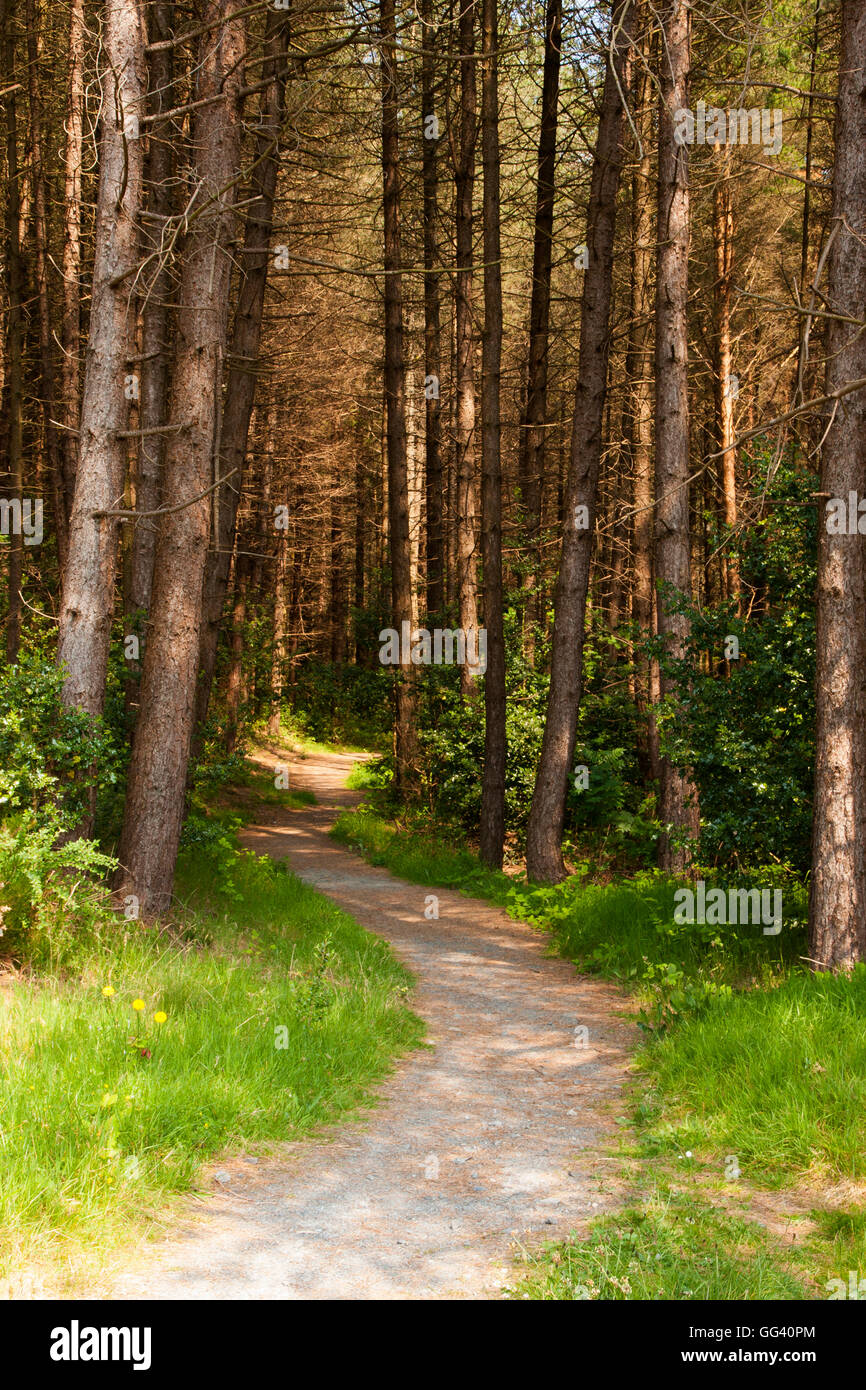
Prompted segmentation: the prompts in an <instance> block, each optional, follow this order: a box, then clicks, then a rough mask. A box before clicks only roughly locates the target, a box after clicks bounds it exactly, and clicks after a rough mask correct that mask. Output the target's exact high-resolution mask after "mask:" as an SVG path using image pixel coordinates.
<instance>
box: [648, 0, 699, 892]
mask: <svg viewBox="0 0 866 1390" xmlns="http://www.w3.org/2000/svg"><path fill="white" fill-rule="evenodd" d="M663 16H664V41H663V43H662V46H661V74H660V86H661V102H660V110H659V156H658V159H659V169H658V254H657V260H656V532H655V572H656V581H657V583H659V584H666V585H668V586H670V589H672V590H675V591H677V592H679V593H680V594H685V595H686V596H688V594H689V592H690V552H689V535H690V528H689V397H688V367H689V337H688V320H687V303H688V289H689V264H688V261H689V169H688V146H687V145H685V144H678V143H677V141H676V139H675V121H676V113H677V112H678V111H680V110H683V109H684V108H686V107H688V102H689V93H688V79H689V68H690V62H691V13H690V10H689V8H688V5H687V4H686V3H685V0H670V3H669V4H667V5H666V6H665V9H664V11H663ZM669 601H670V596H669V593H668V594H667V595H666V594H665V593H664V592H662V591H661V590H660V591H659V592H658V595H657V599H656V611H657V621H658V631H659V634H660V635H661V636H662V637H663V638H664V644H665V650H666V653H667V654H668V655H669V656H671V657H680V656H682V655H683V652H684V649H685V641H686V638H687V637H688V633H689V621H688V618H687V617H686V616H684V615H683V614H680V613H671V612H669V611H668V610H669ZM660 688H661V694H662V696H670V697H671V698H676V696H677V694H678V687H677V684H676V682H675V681H674V680H673V679H672V677H671V676H670V675H666V674H664V672H663V673H662V678H661V681H660ZM659 818H660V820H661V822H662V825H663V826H665V827H671V829H670V830H668V829H665V830H664V831H663V833H662V835H661V838H660V844H659V862H660V864H661V867H662V868H664V869H668V870H670V871H671V872H674V873H682V872H683V870H684V869H686V867H687V866H688V864H689V862H690V851H689V848H688V844H687V843H686V842H685V837H687V836H695V835H697V832H698V829H699V814H698V805H697V789H696V788H695V787H694V785H693V783H692V781H691V778H690V776H689V774H688V771H683V770H681V769H680V768H677V767H675V766H674V765H673V763H672V762H671V761H670V759H669V758H663V759H662V761H661V785H660V796H659Z"/></svg>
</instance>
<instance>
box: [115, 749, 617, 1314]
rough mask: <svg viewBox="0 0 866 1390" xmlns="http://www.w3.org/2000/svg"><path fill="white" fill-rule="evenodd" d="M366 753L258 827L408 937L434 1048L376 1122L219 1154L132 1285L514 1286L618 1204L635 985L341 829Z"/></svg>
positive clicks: (257, 835) (313, 772)
mask: <svg viewBox="0 0 866 1390" xmlns="http://www.w3.org/2000/svg"><path fill="white" fill-rule="evenodd" d="M260 761H261V762H263V763H268V764H269V765H271V766H275V765H276V764H277V763H278V762H285V761H286V755H285V753H282V754H280V755H279V756H278V757H277V756H274V757H271V756H270V755H269V754H265V753H262V754H260ZM353 761H354V759H353V758H352V757H350V756H344V755H337V754H333V755H331V754H328V755H312V754H311V755H308V756H306V757H304V758H300V759H292V760H291V762H290V767H291V773H290V776H291V785H292V787H295V788H299V787H306V788H309V789H311V790H312V791H314V792H315V793H316V796H317V797H318V799H319V804H318V805H316V806H311V807H305V808H304V809H303V810H298V811H285V812H281V811H276V810H274V809H273V808H271V807H267V808H263V814H262V819H261V820H260V822H259V823H258V824H257V825H255V826H251V827H250V828H249V829H248V830H247V831H246V832H245V833H244V836H243V840H244V843H245V844H246V845H247V846H248V847H249V848H251V849H254V850H256V851H257V852H258V853H260V854H270V855H273V856H274V857H275V858H278V859H288V860H289V862H290V864H291V867H292V869H293V870H294V872H295V873H297V874H298V875H300V877H301V878H303V879H304V880H305V881H306V882H308V883H311V884H314V885H315V886H316V887H317V888H318V889H319V890H320V891H321V892H323V893H326V894H327V895H328V897H330V898H332V899H333V900H334V901H335V902H337V903H339V905H340V907H342V908H344V909H345V910H346V911H347V912H349V913H350V914H351V915H352V916H353V917H354V918H356V920H357V921H359V922H361V923H362V924H363V925H364V926H365V927H367V928H369V930H370V931H373V932H377V933H378V934H379V935H380V936H383V937H385V938H386V940H388V941H390V942H391V943H392V945H393V947H394V949H395V951H396V952H397V954H398V955H399V957H400V958H401V960H403V961H404V962H405V963H406V965H408V966H409V968H410V969H411V970H412V971H413V972H414V973H415V975H416V978H417V982H418V983H417V990H416V992H415V994H414V995H413V997H412V1000H411V1001H410V1002H411V1005H412V1007H413V1008H414V1009H415V1010H416V1011H417V1012H418V1013H419V1014H420V1015H421V1016H422V1017H423V1018H424V1019H425V1020H426V1022H427V1026H428V1030H429V1032H428V1041H429V1042H430V1043H431V1044H432V1047H431V1048H430V1049H429V1050H426V1049H421V1050H417V1051H414V1052H412V1053H411V1054H410V1055H409V1056H408V1057H406V1058H405V1059H403V1060H402V1061H400V1062H399V1063H398V1064H397V1066H396V1068H395V1070H394V1072H393V1074H392V1075H391V1077H390V1078H389V1079H388V1080H387V1081H386V1082H385V1083H384V1084H383V1085H382V1086H381V1088H380V1091H379V1103H378V1104H377V1105H376V1106H375V1107H374V1108H372V1109H369V1110H366V1111H364V1112H363V1114H362V1115H361V1116H360V1117H359V1118H358V1119H356V1120H354V1121H350V1122H346V1123H343V1124H341V1125H339V1126H338V1127H336V1128H334V1129H331V1130H328V1131H326V1132H323V1135H322V1136H320V1137H319V1138H317V1139H314V1140H305V1141H300V1142H297V1143H287V1144H283V1145H281V1146H279V1149H278V1152H276V1153H275V1154H272V1155H271V1156H269V1157H267V1158H261V1159H259V1160H256V1159H253V1158H243V1157H240V1158H232V1159H229V1160H223V1161H222V1162H220V1163H219V1164H218V1165H216V1167H215V1169H214V1171H213V1172H212V1173H210V1175H209V1177H208V1179H207V1183H208V1187H210V1188H212V1189H213V1191H212V1195H211V1196H209V1197H208V1198H207V1200H206V1201H205V1202H204V1203H202V1202H201V1200H199V1201H198V1202H195V1201H193V1200H190V1202H189V1204H188V1209H187V1210H188V1214H187V1215H185V1216H184V1217H183V1219H182V1221H181V1222H180V1224H179V1225H178V1227H177V1228H176V1229H175V1230H174V1232H173V1233H171V1234H170V1235H169V1236H168V1237H166V1238H165V1239H162V1240H160V1242H159V1243H158V1244H156V1245H153V1246H151V1247H148V1248H146V1249H144V1250H140V1251H139V1252H138V1254H137V1255H136V1259H135V1263H136V1267H135V1268H134V1269H131V1270H127V1272H126V1274H125V1275H124V1276H123V1277H122V1278H121V1279H120V1280H119V1282H118V1283H117V1285H116V1286H115V1288H114V1290H113V1296H114V1297H115V1298H157V1299H158V1298H179V1299H221V1298H225V1299H237V1298H253V1299H328V1298H349V1299H451V1298H496V1297H497V1296H499V1295H500V1294H501V1291H502V1289H503V1287H504V1286H507V1285H508V1284H509V1282H511V1281H512V1280H513V1277H514V1263H513V1259H514V1254H515V1252H516V1251H517V1250H519V1248H520V1247H521V1246H522V1247H527V1248H535V1247H537V1246H538V1245H540V1244H541V1243H543V1242H544V1241H545V1240H551V1239H555V1238H560V1237H562V1236H565V1235H567V1234H568V1233H569V1232H571V1231H578V1232H579V1231H580V1229H581V1227H582V1226H583V1224H584V1223H585V1222H586V1221H587V1220H589V1219H590V1218H592V1217H594V1216H598V1215H600V1214H601V1211H602V1210H603V1209H605V1208H606V1207H609V1206H613V1205H617V1204H618V1196H619V1194H618V1192H617V1191H616V1188H615V1175H616V1173H617V1172H618V1169H619V1164H618V1163H617V1161H616V1160H615V1159H613V1160H612V1159H611V1157H610V1156H609V1155H605V1153H604V1152H603V1149H604V1145H605V1143H606V1142H607V1141H609V1140H610V1138H611V1136H612V1135H613V1134H615V1132H616V1124H615V1121H616V1117H617V1116H618V1115H619V1114H620V1113H621V1105H622V1101H621V1098H620V1095H619V1093H620V1088H621V1086H622V1083H623V1081H624V1080H625V1079H626V1076H627V1069H628V1057H629V1051H630V1048H631V1047H632V1046H633V1045H634V1041H635V1038H634V1028H633V1026H632V1025H631V1023H630V1022H629V1021H628V1019H627V1018H625V1017H623V1010H624V1009H625V1008H626V1007H627V1006H626V1005H625V1004H624V1001H623V999H622V997H621V996H620V995H619V994H618V993H617V992H616V991H615V990H614V989H612V988H611V987H610V986H609V985H607V984H605V983H603V982H601V981H598V980H595V979H592V978H589V977H586V976H580V975H578V974H576V972H575V970H574V968H573V967H572V966H571V965H569V964H568V963H567V962H565V961H562V960H558V959H555V958H549V957H547V956H546V955H545V949H546V941H545V938H544V936H543V935H542V934H540V933H538V932H536V931H533V930H532V929H531V928H529V927H527V926H524V925H523V924H521V923H519V922H514V921H512V920H511V918H509V917H507V916H506V915H505V914H504V913H503V912H500V911H499V910H498V909H496V908H494V907H491V906H489V905H488V904H486V903H482V902H478V901H477V900H475V899H472V898H467V897H464V896H463V895H461V894H459V893H455V892H447V891H445V890H444V889H440V890H436V892H435V896H436V897H437V898H438V911H439V918H438V920H435V919H428V918H426V917H425V915H424V914H425V906H426V905H427V904H428V903H429V898H430V895H431V894H433V892H434V890H433V889H430V888H425V887H422V886H419V885H417V884H410V883H403V882H402V881H400V880H399V879H396V878H394V877H392V876H391V875H390V874H388V873H387V872H386V871H385V870H383V869H380V868H373V867H371V866H368V865H367V864H365V863H364V862H363V861H362V860H360V859H359V858H358V857H357V856H355V855H354V854H351V853H349V852H348V851H347V850H345V849H344V848H342V847H341V846H339V845H337V844H336V843H335V842H334V841H332V840H331V839H329V837H328V834H327V831H328V827H329V826H330V825H331V824H332V823H333V820H334V819H335V817H336V815H337V814H338V812H339V809H340V808H341V807H342V806H346V805H351V804H353V803H355V802H356V801H357V800H358V799H359V797H358V794H357V793H353V792H350V791H347V790H346V788H345V785H344V784H345V779H346V777H347V775H348V773H349V770H350V769H351V766H352V763H353ZM582 1030H586V1031H585V1032H583V1031H582Z"/></svg>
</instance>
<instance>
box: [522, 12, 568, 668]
mask: <svg viewBox="0 0 866 1390" xmlns="http://www.w3.org/2000/svg"><path fill="white" fill-rule="evenodd" d="M561 57H562V0H547V9H546V13H545V18H544V72H543V75H542V84H541V129H540V131H539V136H538V176H537V182H536V195H535V235H534V244H533V253H532V291H531V297H530V306H529V360H528V365H527V376H526V394H525V398H524V404H523V413H522V416H521V421H520V435H519V445H518V477H519V480H520V493H521V501H522V503H523V513H524V517H525V521H526V540H527V544H528V545H529V547H530V562H529V568H528V570H527V573H526V576H525V579H524V590H525V600H526V610H525V627H524V639H523V644H524V651H525V654H526V658H527V660H528V661H529V662H530V664H531V663H532V661H533V660H534V655H535V627H534V624H535V623H536V622H538V621H539V619H540V617H541V608H540V604H539V595H538V583H539V577H540V568H541V554H540V551H539V549H538V546H539V542H540V539H541V511H542V491H543V479H544V447H545V442H546V435H547V429H546V426H547V350H548V336H549V327H550V273H551V263H552V260H553V202H554V193H555V180H556V126H557V116H558V108H559V71H560V64H561ZM533 596H534V597H533Z"/></svg>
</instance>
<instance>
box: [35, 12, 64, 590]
mask: <svg viewBox="0 0 866 1390" xmlns="http://www.w3.org/2000/svg"><path fill="white" fill-rule="evenodd" d="M25 16H26V23H27V68H28V72H27V87H28V96H29V107H30V133H29V144H30V177H31V183H32V187H33V259H34V270H35V272H36V298H37V300H38V304H39V367H40V376H41V379H42V391H41V400H42V433H43V440H44V447H45V463H46V471H47V473H48V477H49V479H50V485H51V496H52V503H53V506H52V510H53V513H54V525H55V529H56V535H57V559H58V563H59V566H60V574H61V577H62V575H63V572H64V570H65V569H66V557H67V554H68V552H69V533H68V520H69V519H68V515H67V511H66V497H65V494H64V487H63V458H62V453H61V448H60V439H59V435H58V429H57V426H56V424H55V423H54V422H55V420H56V419H57V392H56V389H55V368H54V331H53V325H52V322H51V298H50V293H49V285H48V263H49V255H50V247H49V244H48V200H47V192H46V187H45V166H44V162H43V139H42V100H41V95H40V90H39V86H40V82H39V78H40V74H39V23H38V18H37V13H36V5H35V3H34V0H27V3H26V6H25Z"/></svg>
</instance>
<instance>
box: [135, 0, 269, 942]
mask: <svg viewBox="0 0 866 1390" xmlns="http://www.w3.org/2000/svg"><path fill="white" fill-rule="evenodd" d="M241 4H242V0H209V3H208V5H207V6H206V9H205V13H204V18H205V23H207V24H208V25H209V26H210V28H209V29H208V31H207V32H206V33H205V34H204V35H203V37H202V42H201V47H200V50H199V65H198V78H197V82H196V100H197V101H199V102H202V103H203V104H202V105H200V106H199V107H198V108H197V109H196V111H195V114H194V117H193V133H192V145H193V149H194V150H195V163H194V177H195V179H196V184H197V189H196V195H195V198H194V201H193V212H194V213H195V216H194V217H193V219H192V222H191V228H190V233H189V238H188V241H187V244H186V246H185V247H184V252H183V268H182V273H181V282H180V292H179V299H180V308H179V311H178V332H177V348H176V352H175V358H174V370H173V373H172V390H171V405H170V409H169V423H170V424H171V425H173V426H175V427H176V430H177V432H176V433H172V434H170V435H169V436H168V440H169V443H168V447H167V449H166V458H165V468H164V478H163V495H164V497H165V498H166V499H167V500H168V501H169V502H170V503H171V504H172V505H173V506H174V507H178V508H179V509H178V510H174V511H167V512H166V513H165V515H164V516H163V517H162V519H161V527H160V533H159V539H158V542H157V549H156V561H155V565H154V584H153V594H152V600H151V614H150V616H151V623H150V631H149V635H148V641H147V646H146V648H145V653H144V670H143V673H142V681H141V707H140V710H139V716H138V724H137V727H136V732H135V740H134V744H133V750H132V759H131V762H130V768H129V782H128V788H127V794H126V807H125V811H124V818H123V830H122V832H121V837H120V845H119V848H118V858H119V859H120V863H121V869H120V871H119V885H120V887H121V889H122V890H123V891H125V892H126V893H131V894H134V895H135V896H136V897H138V899H139V902H140V905H141V912H142V915H143V916H144V917H152V916H154V915H156V914H158V913H162V912H165V911H166V910H167V908H168V907H169V904H170V902H171V892H172V885H173V881H174V869H175V863H176V860H177V851H178V845H179V842H180V831H181V824H182V821H183V810H184V799H185V788H186V774H187V764H188V761H189V752H190V740H191V736H192V730H193V718H194V708H195V692H196V676H197V672H198V655H199V640H200V635H201V618H202V581H203V579H204V569H205V561H206V558H207V546H208V541H209V538H210V521H211V506H212V498H211V495H210V493H209V491H208V489H209V488H210V486H211V484H212V482H213V480H214V475H215V473H216V471H217V468H218V467H219V459H218V449H219V443H218V438H217V422H218V418H219V409H220V401H221V395H222V383H223V370H224V365H225V355H226V338H227V329H228V300H229V283H230V267H231V257H230V254H229V248H230V247H231V246H232V244H233V242H234V238H235V235H236V222H237V218H236V211H235V202H236V199H237V189H236V187H235V179H236V178H237V174H238V170H239V168H240V159H241V128H242V127H241V117H242V100H243V99H242V96H241V88H242V85H243V59H244V51H245V26H244V21H243V20H242V19H239V18H237V16H236V13H235V12H236V10H238V9H240V8H241ZM219 96H221V97H222V99H221V100H214V98H217V97H219ZM217 476H219V475H218V474H217ZM179 504H180V505H179Z"/></svg>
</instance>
